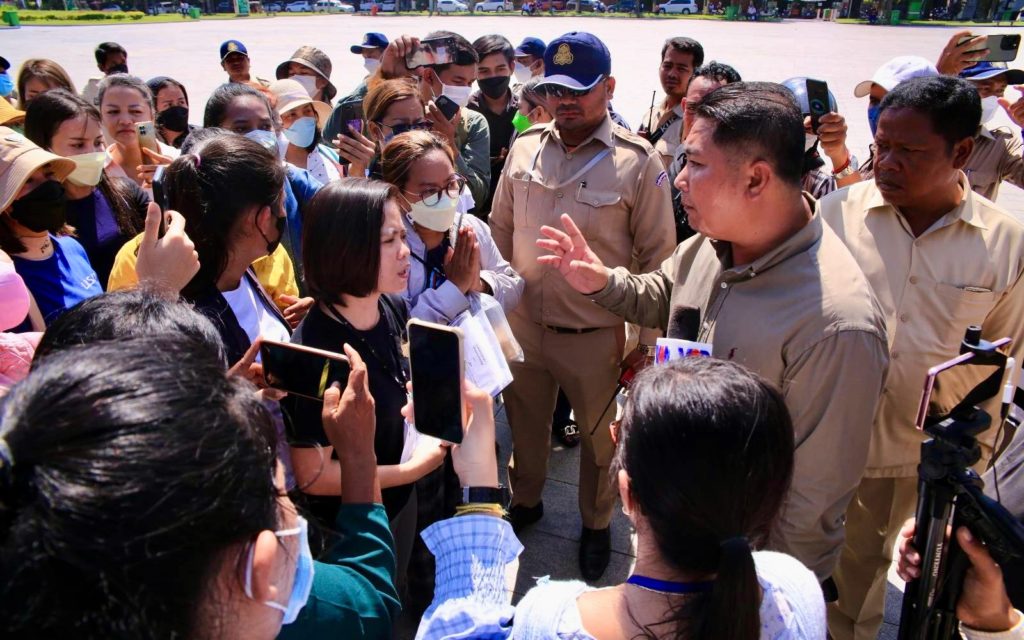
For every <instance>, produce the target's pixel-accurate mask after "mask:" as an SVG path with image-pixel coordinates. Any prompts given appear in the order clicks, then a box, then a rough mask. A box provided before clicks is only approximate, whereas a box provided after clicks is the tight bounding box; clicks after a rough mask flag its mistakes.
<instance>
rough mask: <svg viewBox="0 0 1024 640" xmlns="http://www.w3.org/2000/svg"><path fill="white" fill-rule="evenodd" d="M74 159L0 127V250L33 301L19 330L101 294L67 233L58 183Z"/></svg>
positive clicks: (84, 257)
mask: <svg viewBox="0 0 1024 640" xmlns="http://www.w3.org/2000/svg"><path fill="white" fill-rule="evenodd" d="M74 169H75V163H74V162H73V161H71V160H68V159H66V158H62V157H60V156H57V155H54V154H52V153H50V152H48V151H44V150H43V149H40V148H39V147H37V146H36V145H35V144H34V143H32V142H31V141H30V140H29V139H28V138H26V137H25V136H23V135H21V134H19V133H15V132H14V131H12V130H11V129H8V128H6V127H0V249H2V250H3V251H4V252H6V253H8V254H10V256H11V257H12V258H13V260H14V268H15V270H16V271H17V272H18V274H19V275H20V276H21V277H22V279H23V280H24V281H25V285H26V286H27V287H28V290H29V292H30V293H31V294H32V297H33V299H34V302H35V304H34V305H33V307H32V309H31V310H30V313H29V318H28V319H27V320H26V322H25V323H23V324H22V326H20V327H18V328H17V329H16V330H18V331H27V330H33V329H34V330H36V331H41V330H42V329H43V328H45V326H46V324H48V323H49V322H50V321H51V320H52V319H54V318H56V317H57V316H59V315H60V314H61V313H63V312H64V311H65V310H66V309H68V308H69V307H72V306H74V305H75V304H77V303H78V302H80V301H82V300H85V299H86V298H90V297H92V296H95V295H99V294H100V293H103V286H102V284H101V282H100V279H99V277H98V276H97V275H96V272H95V271H94V270H93V268H92V265H91V264H90V263H89V257H88V256H87V255H86V253H85V249H83V248H82V245H81V244H79V243H78V242H77V241H76V240H75V239H74V238H71V237H70V236H68V235H64V234H66V233H67V231H68V229H67V228H66V224H65V208H66V206H67V205H66V196H65V193H64V186H63V185H62V184H61V183H62V182H63V181H64V179H65V178H67V176H68V175H69V174H70V173H71V172H72V171H73V170H74Z"/></svg>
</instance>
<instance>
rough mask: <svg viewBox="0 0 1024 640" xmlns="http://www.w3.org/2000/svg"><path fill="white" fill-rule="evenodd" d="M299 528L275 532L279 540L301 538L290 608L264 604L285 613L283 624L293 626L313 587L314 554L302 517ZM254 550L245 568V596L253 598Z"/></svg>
mask: <svg viewBox="0 0 1024 640" xmlns="http://www.w3.org/2000/svg"><path fill="white" fill-rule="evenodd" d="M298 522H299V526H297V527H295V528H294V529H285V530H284V531H275V532H274V535H275V536H277V537H278V538H286V537H288V536H299V555H298V557H297V558H296V559H295V580H294V581H293V582H292V592H291V595H290V596H289V597H288V606H285V605H283V604H281V603H280V602H274V601H272V600H268V601H266V602H264V603H263V604H265V605H267V606H268V607H270V608H272V609H277V610H278V611H282V612H284V619H283V620H282V621H281V623H282V624H291V623H293V622H295V619H296V618H298V617H299V611H302V607H304V606H305V605H306V600H307V599H309V591H310V589H311V588H312V587H313V554H312V552H310V550H309V523H308V522H306V519H305V518H303V517H302V516H298ZM252 553H253V552H252V548H251V547H250V550H249V563H248V564H247V565H246V568H245V595H247V596H249V597H250V598H251V597H252Z"/></svg>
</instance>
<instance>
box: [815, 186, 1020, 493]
mask: <svg viewBox="0 0 1024 640" xmlns="http://www.w3.org/2000/svg"><path fill="white" fill-rule="evenodd" d="M960 179H961V184H963V185H964V187H965V188H964V197H963V200H962V201H961V202H960V205H959V206H958V207H956V208H955V209H953V210H952V211H950V212H949V213H947V214H946V215H945V216H944V217H942V218H941V219H940V220H938V221H937V222H936V223H935V224H934V225H932V226H931V228H930V229H928V230H927V231H925V232H924V233H922V234H921V235H920V236H919V237H916V238H915V237H914V235H913V233H911V231H910V226H909V225H908V224H907V221H906V220H905V219H904V218H903V216H902V215H900V213H899V212H898V211H897V210H896V209H895V208H894V207H893V206H892V205H890V204H887V203H886V202H885V199H884V198H883V197H882V194H881V192H880V191H879V190H878V188H877V187H876V186H875V182H874V181H873V180H872V181H870V182H859V183H857V184H854V185H851V186H850V187H848V188H846V189H840V190H839V191H836V192H835V193H831V194H829V195H828V196H826V197H825V198H823V199H822V200H821V201H819V203H818V207H819V211H820V213H821V217H822V218H823V219H824V220H825V221H826V222H827V223H828V224H829V225H830V226H831V227H832V228H833V229H834V230H835V232H836V234H838V236H839V238H840V239H841V240H842V241H843V242H844V243H845V244H846V246H847V247H848V248H849V250H850V253H852V254H853V257H854V258H855V259H856V260H857V262H858V263H859V264H860V267H861V269H863V271H864V274H865V275H866V276H867V278H868V280H869V281H870V282H871V286H872V288H873V289H874V291H875V295H877V296H878V301H879V303H880V304H881V305H882V309H883V311H884V312H885V322H886V329H887V332H888V342H889V351H890V360H891V365H890V367H889V378H888V381H887V382H886V385H885V391H884V392H883V394H882V399H881V401H880V402H879V405H878V413H877V415H876V416H875V426H874V433H873V435H872V438H871V448H870V450H869V453H868V464H867V470H866V472H865V475H866V476H867V477H873V478H884V477H889V478H903V477H911V476H914V475H916V474H917V463H918V462H919V461H920V457H921V449H920V445H921V442H922V441H923V440H924V437H923V435H922V433H921V432H919V431H917V430H916V429H915V428H914V422H915V419H916V417H917V409H918V404H919V403H920V401H921V391H922V388H923V386H924V379H925V375H926V372H927V370H928V368H929V367H932V366H934V365H937V364H939V363H942V362H945V361H946V360H949V359H950V358H953V357H955V356H956V355H957V354H958V353H959V347H960V341H961V340H962V339H963V337H964V330H965V329H967V327H968V325H972V324H979V325H981V326H982V336H983V337H984V338H986V339H989V340H993V339H996V338H1001V337H1003V336H1010V337H1012V338H1013V344H1012V345H1011V351H1012V353H1013V354H1015V355H1016V357H1017V362H1021V353H1022V347H1024V288H1022V287H1021V286H1019V282H1018V281H1019V280H1020V277H1021V273H1022V271H1024V226H1022V225H1021V224H1020V223H1019V222H1017V220H1015V219H1014V218H1013V217H1012V216H1011V215H1010V214H1008V213H1006V212H1005V211H1003V210H1002V209H1000V208H999V207H998V206H996V205H995V204H993V203H992V202H989V201H988V200H986V199H985V198H982V197H981V196H979V195H977V194H976V193H974V192H973V191H971V190H970V189H967V188H966V185H967V177H966V176H965V175H963V174H961V177H960ZM965 369H966V368H964V367H961V368H959V369H956V370H954V371H950V372H948V373H947V374H943V377H942V378H940V381H942V380H946V381H947V382H949V383H950V385H952V379H953V378H955V377H957V376H959V375H960V374H961V373H962V372H964V371H965ZM951 377H952V378H951ZM977 382H978V381H975V384H976V383H977ZM996 402H998V399H996ZM994 406H995V405H991V404H989V405H986V406H985V408H986V409H987V410H989V412H990V413H991V414H992V415H993V417H994V418H995V417H997V416H998V409H995V408H994ZM993 411H994V412H993ZM995 424H996V423H995V422H993V425H995ZM996 431H997V429H996V428H995V427H994V426H993V428H991V429H989V430H988V431H986V432H985V433H983V434H982V435H981V437H979V441H981V442H982V443H983V445H985V444H987V446H986V447H985V449H986V457H990V456H991V444H992V442H993V440H994V438H995V436H996Z"/></svg>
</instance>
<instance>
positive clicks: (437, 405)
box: [264, 319, 466, 444]
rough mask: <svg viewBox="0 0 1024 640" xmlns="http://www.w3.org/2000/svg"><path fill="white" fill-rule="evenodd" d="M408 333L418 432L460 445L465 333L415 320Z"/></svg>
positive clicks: (411, 321) (462, 413) (409, 326)
mask: <svg viewBox="0 0 1024 640" xmlns="http://www.w3.org/2000/svg"><path fill="white" fill-rule="evenodd" d="M408 330H409V368H410V369H411V371H412V392H413V410H414V413H415V416H414V418H415V423H416V430H417V431H419V432H420V433H422V434H424V435H428V436H433V437H435V438H437V439H438V440H442V441H444V442H448V443H451V444H459V443H461V442H462V434H463V429H464V427H465V415H466V414H465V412H466V403H465V401H464V399H463V397H462V387H463V379H464V377H465V371H464V368H463V357H462V331H460V330H459V329H456V328H454V327H449V326H446V325H442V324H435V323H433V322H424V321H422V320H416V319H413V320H410V321H409V325H408ZM264 366H265V365H264Z"/></svg>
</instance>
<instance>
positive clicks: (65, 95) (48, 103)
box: [25, 89, 144, 238]
mask: <svg viewBox="0 0 1024 640" xmlns="http://www.w3.org/2000/svg"><path fill="white" fill-rule="evenodd" d="M82 115H84V116H85V117H87V118H91V119H92V120H95V121H96V122H97V123H100V122H101V120H100V112H99V109H97V108H96V107H95V106H93V105H91V104H89V103H88V102H86V101H85V100H83V99H82V98H80V97H79V96H77V95H75V94H73V93H71V92H70V91H67V90H65V89H54V90H52V91H47V92H46V93H43V94H40V95H38V96H36V98H35V100H33V101H32V103H31V104H29V105H28V110H27V111H26V112H25V137H26V138H28V139H29V140H31V141H32V142H34V143H36V144H37V145H39V146H40V147H42V148H43V149H50V148H51V147H52V146H53V136H54V135H55V134H56V133H57V129H59V128H60V125H62V124H63V123H65V122H67V121H68V120H71V119H72V118H77V117H79V116H82ZM96 188H97V189H99V190H100V193H101V194H103V197H104V198H106V200H107V202H108V203H109V204H110V208H111V209H113V211H114V219H115V220H117V228H118V229H119V230H120V231H121V235H123V236H127V237H129V238H131V237H134V236H136V235H137V234H139V233H141V232H142V226H143V220H144V217H143V216H142V212H140V211H138V210H136V209H134V208H133V207H132V206H131V204H130V202H131V200H130V197H131V196H130V194H129V188H128V186H127V185H126V184H125V183H124V181H122V180H111V179H110V178H109V177H108V176H107V172H106V171H104V172H103V177H102V178H100V182H99V184H97V185H96Z"/></svg>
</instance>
